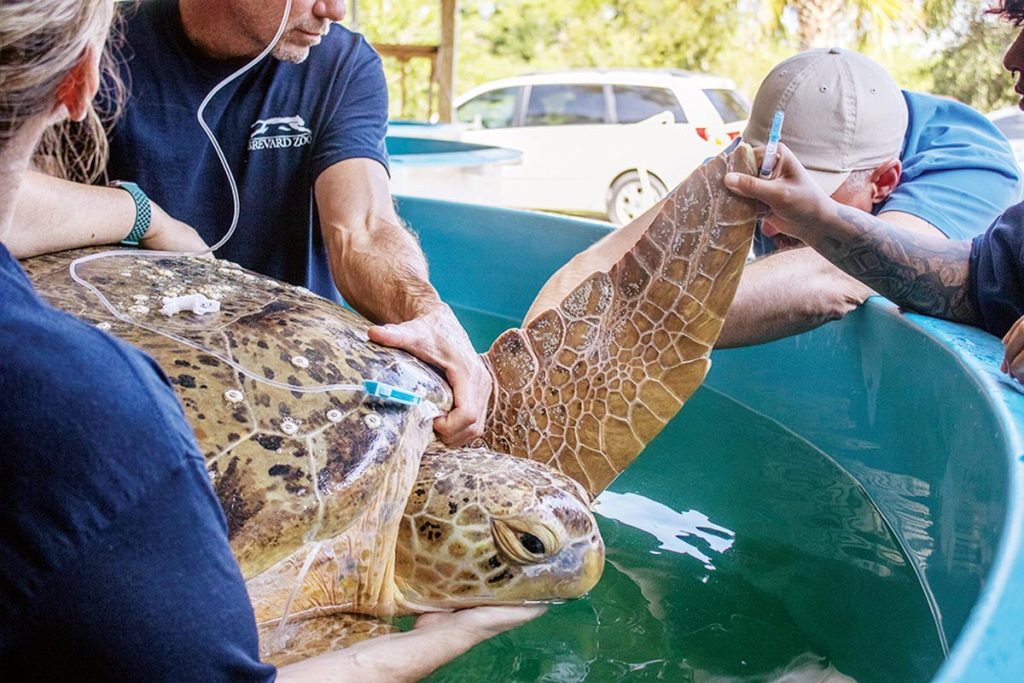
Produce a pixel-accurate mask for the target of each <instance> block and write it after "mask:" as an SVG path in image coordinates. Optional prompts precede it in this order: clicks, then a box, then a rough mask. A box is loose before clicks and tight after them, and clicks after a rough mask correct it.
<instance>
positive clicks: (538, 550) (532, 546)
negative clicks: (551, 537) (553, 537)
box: [519, 531, 545, 555]
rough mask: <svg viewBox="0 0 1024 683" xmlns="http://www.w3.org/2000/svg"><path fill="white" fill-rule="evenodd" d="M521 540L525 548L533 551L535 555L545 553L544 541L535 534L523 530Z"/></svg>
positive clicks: (520, 534)
mask: <svg viewBox="0 0 1024 683" xmlns="http://www.w3.org/2000/svg"><path fill="white" fill-rule="evenodd" d="M519 542H520V543H522V544H523V548H525V549H526V552H528V553H533V554H534V555H544V554H545V553H544V541H542V540H540V539H539V538H537V537H536V536H534V535H533V534H530V533H527V532H525V531H522V532H520V533H519Z"/></svg>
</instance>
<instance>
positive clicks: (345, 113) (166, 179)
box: [108, 0, 388, 301]
mask: <svg viewBox="0 0 1024 683" xmlns="http://www.w3.org/2000/svg"><path fill="white" fill-rule="evenodd" d="M227 29H228V30H230V27H227ZM126 37H127V45H126V46H125V48H124V57H125V60H126V61H125V65H124V67H123V68H122V70H123V71H124V76H125V79H126V82H127V83H129V85H130V99H129V101H128V103H127V107H126V110H125V112H124V117H123V118H122V119H121V120H120V122H119V123H118V125H117V126H116V128H115V129H114V131H113V134H112V138H111V158H110V164H109V167H108V171H109V176H110V177H111V178H112V179H119V180H131V181H135V182H137V183H138V184H139V185H140V186H141V187H142V189H143V190H144V191H145V192H146V193H147V194H148V195H149V196H150V197H152V198H153V200H154V201H156V203H157V204H159V205H160V206H161V207H163V208H164V209H165V210H166V211H167V212H168V213H169V214H171V215H172V216H174V217H175V218H177V219H179V220H182V221H185V222H186V223H188V224H190V225H191V226H192V227H194V228H195V229H196V230H198V231H199V234H200V235H202V237H203V239H205V240H206V241H207V243H209V244H213V243H215V242H217V241H218V240H220V238H221V237H223V236H224V234H225V233H226V232H227V230H228V228H229V227H230V225H231V217H232V210H233V207H232V202H231V194H230V188H229V185H228V181H227V178H226V177H225V175H224V172H223V170H222V168H221V165H220V162H219V161H218V159H217V156H216V153H215V151H214V148H213V146H212V145H211V144H210V142H209V140H208V139H207V137H206V135H205V134H204V133H203V131H202V129H201V128H200V126H199V123H198V121H197V120H196V110H197V109H198V108H199V106H200V104H201V103H202V101H203V98H204V97H206V95H207V93H208V92H209V91H210V90H211V89H212V88H213V87H214V86H216V85H217V84H218V83H220V82H221V80H223V79H224V78H225V77H226V76H229V75H230V74H231V73H233V72H234V71H235V70H237V69H238V68H239V67H241V66H243V65H244V64H245V62H247V61H248V60H232V61H220V60H213V59H209V58H207V57H205V56H204V55H203V54H201V53H200V52H199V51H198V50H196V48H195V47H194V46H193V45H192V43H191V42H190V41H189V40H188V38H187V36H186V35H185V32H184V28H183V27H182V24H181V14H180V12H179V9H178V3H177V0H149V1H147V2H143V3H140V4H139V7H138V9H137V10H136V11H135V12H134V13H133V14H132V15H131V16H130V18H129V20H128V23H127V27H126ZM387 108H388V105H387V84H386V81H385V79H384V71H383V68H382V66H381V61H380V57H379V56H378V55H377V54H376V52H374V51H373V49H372V48H371V47H370V46H369V44H368V43H367V42H366V41H365V40H364V39H363V37H362V36H360V35H359V34H356V33H353V32H351V31H349V30H347V29H345V28H343V27H341V26H339V25H337V24H334V25H332V26H331V30H330V33H328V35H326V36H324V38H323V40H322V42H321V44H320V45H317V46H314V47H313V48H312V49H311V50H310V51H309V57H308V59H307V60H306V61H305V62H303V63H302V64H290V63H286V62H281V61H278V60H276V59H273V58H267V59H265V60H264V61H263V62H261V63H260V64H259V65H257V66H256V67H255V68H253V69H252V70H251V71H249V72H247V73H246V74H245V75H244V76H242V77H241V78H239V79H238V80H236V81H233V82H232V83H231V84H230V85H228V86H227V87H226V88H225V89H224V90H222V91H221V92H220V93H219V94H218V95H217V96H216V97H215V98H214V99H213V100H212V102H211V103H210V105H209V106H208V107H207V109H206V115H205V118H206V121H207V122H208V123H209V124H210V127H211V128H212V129H213V131H214V134H215V135H216V137H217V140H218V142H219V143H220V145H221V147H222V148H223V150H224V154H225V156H226V157H227V160H228V162H229V164H230V165H231V169H232V171H233V173H234V175H235V178H236V180H237V182H238V188H239V195H240V199H241V207H242V208H241V216H240V219H239V225H238V230H237V232H236V233H235V234H234V236H233V237H232V239H231V241H229V242H228V243H227V244H226V245H225V246H224V248H223V249H221V250H220V251H219V252H217V255H218V256H220V257H222V258H226V259H230V260H232V261H236V262H237V263H240V264H241V265H243V266H245V267H246V268H250V269H252V270H255V271H257V272H260V273H263V274H265V275H269V276H271V277H275V278H278V279H280V280H285V281H286V282H290V283H292V284H296V285H301V286H304V287H307V288H308V289H310V290H312V291H314V292H316V293H317V294H320V295H321V296H325V297H328V298H333V299H334V300H335V301H340V296H339V294H338V293H337V290H336V288H335V286H334V283H333V280H332V279H331V275H330V270H329V267H328V263H327V252H326V249H325V246H324V242H323V238H322V236H321V234H320V221H319V217H318V214H317V207H316V202H315V201H314V197H313V186H314V183H315V181H316V179H317V177H318V176H319V175H320V174H321V173H322V172H323V171H324V170H326V169H327V168H329V167H330V166H332V165H333V164H336V163H338V162H340V161H343V160H345V159H351V158H368V159H374V160H376V161H378V162H380V163H381V164H384V165H385V167H386V165H387V153H386V150H385V145H384V136H385V133H386V130H387Z"/></svg>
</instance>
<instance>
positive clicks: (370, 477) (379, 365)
mask: <svg viewBox="0 0 1024 683" xmlns="http://www.w3.org/2000/svg"><path fill="white" fill-rule="evenodd" d="M92 251H94V250H83V251H80V252H65V253H62V254H57V255H52V256H44V257H38V258H35V259H30V260H28V261H26V262H25V263H24V266H25V268H26V270H27V272H28V273H29V275H30V277H31V278H32V279H33V281H34V282H35V285H36V288H37V290H38V291H39V292H40V293H41V294H42V295H43V296H44V297H46V298H47V299H48V300H49V301H50V302H51V303H52V304H54V305H56V306H58V307H59V308H63V309H64V310H67V311H69V312H71V313H73V314H75V315H77V316H78V317H80V318H82V319H83V320H85V321H87V322H90V323H92V324H95V325H97V326H99V327H101V328H103V329H107V330H109V331H111V332H112V333H114V334H115V335H117V336H119V337H121V338H122V339H124V340H126V341H128V342H130V343H133V344H135V345H136V346H139V347H141V348H143V349H144V350H146V352H147V353H149V354H150V355H151V356H153V357H154V358H155V359H156V361H157V362H158V363H159V365H160V366H161V367H162V368H163V369H164V371H165V373H166V374H167V375H168V378H169V379H170V381H171V383H172V384H173V385H174V388H175V390H176V393H177V394H178V397H179V399H180V401H181V403H182V406H183V407H184V410H185V414H186V417H187V418H188V420H189V423H190V424H191V425H192V427H193V429H194V431H195V434H196V437H197V440H198V442H199V445H200V448H201V449H202V451H203V453H204V456H205V458H206V464H207V468H208V470H209V472H210V477H211V480H212V482H213V486H214V489H215V490H216V492H217V495H218V498H219V500H220V501H221V505H222V507H223V509H224V513H225V515H226V517H227V521H228V528H229V538H230V540H231V546H232V550H233V551H234V553H235V555H236V557H237V558H238V560H239V564H240V566H241V567H242V572H243V575H244V576H246V578H249V577H252V576H254V575H256V574H258V573H260V572H261V571H263V570H265V569H266V568H268V567H270V566H272V565H274V564H275V563H278V562H280V561H282V560H283V559H284V558H286V557H288V556H289V555H291V554H293V553H295V552H296V551H298V550H299V549H301V548H302V547H303V546H304V545H305V544H307V543H309V542H315V541H318V540H321V539H325V538H330V537H332V536H335V535H337V534H338V533H339V532H340V531H342V530H344V529H346V528H348V527H349V526H351V525H352V523H353V521H354V520H355V519H356V518H357V517H358V516H359V515H360V514H362V513H363V512H364V511H365V509H366V507H367V506H368V505H371V504H377V501H379V494H380V492H381V490H382V489H383V488H385V486H386V484H387V482H388V481H389V478H390V477H392V469H393V467H394V463H395V462H397V461H400V460H401V459H402V458H405V457H408V456H407V454H406V453H402V452H399V451H400V450H405V451H410V450H411V451H413V452H414V455H413V456H412V457H413V461H414V464H413V475H411V476H414V473H415V462H416V461H417V460H418V457H419V454H420V453H422V451H423V449H424V448H425V446H426V444H427V442H428V441H429V438H430V429H429V421H427V422H426V425H424V424H420V423H419V422H422V416H419V417H418V418H417V417H416V416H417V413H416V412H415V411H409V410H407V409H405V408H404V407H402V406H394V405H389V404H386V403H382V402H379V401H376V400H373V399H371V398H368V397H367V396H366V395H365V394H362V393H360V392H352V391H329V392H322V393H300V392H298V391H293V390H288V389H283V388H279V387H276V386H271V385H268V384H266V383H263V382H259V381H257V380H255V379H252V378H251V377H248V376H245V375H243V374H242V373H240V372H238V371H237V370H236V369H235V368H233V367H231V366H230V365H228V364H227V363H225V362H224V361H223V360H222V359H221V358H218V357H217V356H221V357H224V358H228V359H230V360H232V361H234V362H235V363H237V364H239V365H241V366H242V367H244V368H246V369H248V370H250V371H252V372H254V373H255V374H256V375H258V376H260V377H265V378H267V379H269V380H275V381H278V382H283V383H285V384H287V385H291V386H295V387H313V386H322V385H328V384H359V383H361V382H362V380H363V379H364V378H365V379H376V380H379V381H381V382H387V383H389V384H394V385H398V386H402V387H404V388H410V389H413V390H415V391H418V392H420V393H421V394H423V395H424V396H425V397H426V398H427V399H428V400H430V401H432V402H433V403H435V404H437V405H438V406H440V407H441V408H442V409H445V408H446V407H447V406H449V405H450V404H451V397H450V390H449V389H448V387H447V385H445V384H444V382H443V381H442V380H441V379H440V378H439V377H438V376H437V374H436V373H435V372H434V371H433V370H432V369H430V368H429V367H428V366H426V365H425V364H423V363H421V362H419V361H417V360H415V359H413V358H411V357H410V356H408V355H407V354H404V353H402V352H398V351H396V350H394V349H386V348H383V347H379V346H377V345H374V344H369V343H367V337H366V329H367V326H368V323H367V322H366V321H365V320H363V319H361V318H359V317H357V316H356V315H354V314H352V313H351V312H349V311H346V310H345V309H342V308H340V307H338V306H337V305H335V304H333V303H331V302H328V301H326V300H322V299H319V298H317V297H314V296H312V295H311V294H310V293H309V292H308V291H307V290H305V289H302V288H299V287H294V286H291V285H287V284H284V283H280V282H278V281H276V280H272V279H270V278H266V277H262V276H259V275H256V274H254V273H251V272H249V271H246V270H244V269H242V268H240V267H238V266H237V265H235V264H232V263H229V262H224V261H216V262H215V261H210V260H208V259H199V258H190V257H184V258H181V257H176V258H154V257H145V256H142V255H138V256H135V255H129V256H115V257H110V258H103V259H99V260H94V261H90V262H86V263H83V264H82V265H81V266H80V267H79V269H78V273H79V275H80V276H82V277H83V279H85V280H86V281H87V282H89V283H90V284H92V285H93V286H95V287H97V288H98V289H99V290H100V291H101V292H102V293H103V295H104V296H106V297H107V298H108V299H109V301H110V302H111V304H112V305H113V306H114V307H115V309H116V310H117V311H118V312H120V313H121V314H122V315H124V316H127V317H129V318H131V319H132V320H133V321H136V322H138V323H140V324H142V325H145V326H148V327H150V328H151V329H154V328H155V329H159V330H163V331H167V332H170V333H173V334H175V335H178V336H179V337H180V338H181V339H184V340H187V341H189V342H192V343H194V344H196V345H197V346H199V347H200V349H202V350H199V349H196V348H193V347H191V346H188V345H186V344H184V343H181V342H180V341H178V340H175V339H171V338H168V337H165V336H161V335H158V334H155V333H154V332H153V331H151V329H146V328H145V327H140V326H136V325H133V324H131V323H128V322H124V321H122V320H119V319H118V318H117V317H116V316H114V315H113V314H112V313H111V312H110V311H108V310H107V309H106V308H105V307H103V306H101V305H100V304H99V303H98V302H97V301H96V299H95V297H94V295H93V294H92V293H91V292H89V291H88V290H87V289H86V288H84V287H81V286H79V285H77V284H76V283H74V282H73V281H72V280H71V277H70V275H69V273H68V264H69V263H70V262H71V260H73V259H74V258H75V257H77V256H81V255H85V254H89V253H92ZM196 292H198V293H202V294H204V295H206V296H208V297H210V298H213V299H217V300H220V301H221V310H220V312H218V313H212V314H207V315H202V316H200V315H196V314H193V313H191V312H186V313H179V314H177V315H175V316H171V317H168V316H165V315H163V314H162V313H160V312H159V309H160V307H161V299H162V298H163V297H165V296H178V295H183V294H190V293H196ZM415 420H419V422H416V423H414V421H415ZM410 431H416V432H417V434H418V436H417V437H416V438H415V439H412V440H409V439H407V438H406V439H405V441H403V438H405V437H406V436H407V434H408V433H409V432H410ZM400 442H402V443H403V444H404V445H403V448H402V449H399V448H398V445H399V443H400ZM395 495H399V496H401V495H403V494H401V493H399V492H396V493H395ZM401 503H402V504H404V498H403V499H402V501H401ZM392 507H394V506H392ZM400 514H401V504H399V505H398V511H397V512H394V511H392V512H391V515H392V516H393V517H394V518H395V519H394V523H395V524H397V517H398V516H400ZM384 521H386V520H384Z"/></svg>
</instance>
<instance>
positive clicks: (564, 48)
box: [357, 0, 1014, 119]
mask: <svg viewBox="0 0 1024 683" xmlns="http://www.w3.org/2000/svg"><path fill="white" fill-rule="evenodd" d="M994 2H995V0H992V3H994ZM990 4H991V3H988V2H982V3H979V2H977V1H976V0H700V1H698V0H683V1H680V0H559V1H553V0H461V2H460V3H459V19H458V21H459V24H458V40H459V43H458V60H457V65H458V73H457V78H456V83H457V92H456V93H454V94H455V95H458V94H461V93H464V92H466V91H467V90H469V89H470V88H473V87H475V86H477V85H479V84H481V83H484V82H486V81H491V80H494V79H496V78H502V77H506V76H512V75H517V74H522V73H526V72H531V71H541V70H547V69H564V68H577V67H615V66H633V67H672V68H680V69H690V70H695V71H705V72H710V73H716V74H719V75H723V76H726V77H729V78H732V79H733V80H734V81H736V83H737V85H738V86H739V89H740V91H741V92H743V93H744V94H746V95H747V96H748V97H752V96H753V94H754V92H755V90H756V89H757V86H758V84H759V83H760V81H761V79H762V78H763V77H764V75H765V74H766V73H767V72H768V70H769V69H770V68H771V67H772V66H773V65H774V64H776V63H777V62H778V61H780V60H781V59H783V58H785V57H787V56H789V55H792V54H794V53H796V52H798V51H799V50H800V49H801V48H802V46H804V45H833V44H834V45H839V46H842V47H849V48H853V49H859V50H861V51H862V52H865V53H866V54H868V55H869V56H871V57H873V58H874V59H876V60H877V61H879V62H880V63H881V64H883V65H884V66H886V67H887V68H888V69H889V70H890V72H891V73H892V74H893V76H894V77H895V79H896V81H897V82H898V83H900V84H901V85H902V86H904V87H907V88H910V89H915V90H924V91H931V92H935V93H938V94H944V95H949V96H952V97H956V98H957V99H959V100H961V101H964V102H967V103H969V104H973V105H974V106H977V107H978V108H980V109H983V110H988V109H991V108H993V107H995V106H998V105H1000V104H1002V103H1005V102H1008V101H1012V92H1011V89H1010V84H1009V80H1008V77H1007V76H1006V74H1005V72H1003V71H1002V69H1001V66H1000V61H1001V60H1000V55H1001V54H1002V52H1003V51H1004V50H1005V48H1006V46H1007V45H1008V44H1009V41H1010V39H1011V37H1012V34H1013V31H1014V29H1013V28H1012V27H1009V26H1007V25H1005V24H1004V23H1002V22H998V21H996V20H994V19H993V18H992V17H985V15H984V11H985V9H986V7H988V6H989V5H990ZM439 5H440V3H439V2H437V0H358V6H357V20H358V26H357V29H358V30H360V31H361V32H363V33H364V34H366V36H367V37H368V38H369V39H370V40H371V41H372V42H374V43H391V44H395V43H400V44H421V45H432V44H437V42H438V39H439V34H440V9H439ZM385 68H386V70H387V73H388V79H389V88H390V92H391V99H392V116H394V117H396V118H420V119H422V118H427V116H428V114H429V113H432V112H431V111H430V110H429V108H428V99H427V85H426V84H427V83H428V82H429V79H430V65H429V62H428V61H427V60H422V59H420V60H417V59H413V60H411V61H409V62H407V63H406V64H404V66H403V64H402V63H400V62H398V60H395V59H387V60H386V62H385ZM403 69H404V70H405V74H406V76H405V79H404V81H403V79H402V77H401V74H402V71H403ZM403 82H404V86H405V87H404V90H405V93H404V96H403V92H402V90H403V89H402V85H403ZM403 102H404V104H405V106H404V108H403V107H402V104H403Z"/></svg>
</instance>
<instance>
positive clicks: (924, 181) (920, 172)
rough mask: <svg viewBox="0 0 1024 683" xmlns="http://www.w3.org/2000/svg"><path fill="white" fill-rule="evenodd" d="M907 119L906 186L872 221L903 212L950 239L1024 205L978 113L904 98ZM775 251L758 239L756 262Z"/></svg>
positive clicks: (1011, 163) (1009, 165)
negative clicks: (1018, 204) (1019, 202)
mask: <svg viewBox="0 0 1024 683" xmlns="http://www.w3.org/2000/svg"><path fill="white" fill-rule="evenodd" d="M903 98H904V99H905V100H906V102H907V111H908V113H909V119H908V121H907V133H906V135H905V136H904V139H903V150H902V152H901V154H900V161H901V162H902V164H903V173H902V175H901V176H900V182H899V184H898V185H897V186H896V189H895V190H894V191H893V193H892V194H891V195H889V196H888V197H887V198H886V199H885V201H883V202H880V203H879V204H876V205H875V207H874V210H873V213H874V214H876V215H877V214H879V213H882V212H884V211H900V212H902V213H908V214H911V215H913V216H917V217H918V218H921V219H922V220H925V221H927V222H928V223H930V224H932V225H934V226H935V227H936V228H938V229H939V230H940V231H942V233H943V234H944V235H946V237H949V238H950V239H971V238H972V237H974V236H976V235H980V234H981V233H982V232H984V231H985V228H987V227H988V226H989V225H991V223H992V221H993V220H995V218H996V217H997V216H998V215H999V214H1000V213H1001V212H1002V211H1003V209H1005V208H1006V207H1007V206H1009V205H1010V204H1012V203H1013V202H1015V201H1017V199H1018V198H1019V192H1020V189H1019V181H1020V172H1019V171H1018V169H1017V162H1016V161H1015V160H1014V157H1013V152H1012V150H1011V149H1010V145H1009V143H1007V141H1006V138H1005V137H1004V136H1003V134H1002V133H1000V132H999V131H998V130H997V129H996V127H995V126H994V125H993V124H992V122H991V121H989V120H988V119H987V118H985V116H984V115H982V114H981V113H980V112H978V111H976V110H974V109H972V108H970V107H968V106H967V105H964V104H961V103H959V102H955V101H953V100H949V99H945V98H940V97H934V96H932V95H922V94H919V93H913V92H909V91H906V90H904V91H903ZM774 249H775V245H774V243H773V241H772V240H771V238H766V237H764V236H763V235H761V234H760V233H758V234H757V235H756V237H755V241H754V250H755V251H756V252H757V253H758V254H764V253H770V252H771V251H773V250H774Z"/></svg>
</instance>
